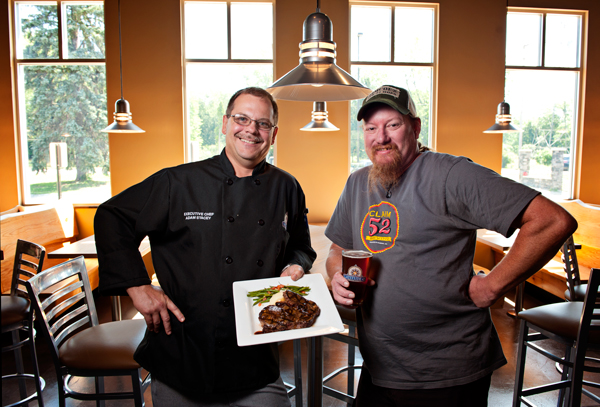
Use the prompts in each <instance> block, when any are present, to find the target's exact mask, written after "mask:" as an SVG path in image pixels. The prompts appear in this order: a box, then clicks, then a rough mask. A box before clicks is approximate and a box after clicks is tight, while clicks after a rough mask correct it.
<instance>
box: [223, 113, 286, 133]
mask: <svg viewBox="0 0 600 407" xmlns="http://www.w3.org/2000/svg"><path fill="white" fill-rule="evenodd" d="M226 116H227V117H231V118H232V119H233V121H234V122H236V123H237V124H239V125H240V126H244V127H245V126H250V123H252V122H255V123H256V125H257V126H258V129H259V130H264V131H270V130H271V129H272V128H273V127H275V125H273V124H271V123H270V122H268V121H267V120H264V119H258V120H254V119H251V118H249V117H248V116H246V115H243V114H239V113H238V114H234V115H231V114H228V115H226Z"/></svg>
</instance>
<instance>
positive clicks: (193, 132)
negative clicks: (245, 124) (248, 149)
mask: <svg viewBox="0 0 600 407" xmlns="http://www.w3.org/2000/svg"><path fill="white" fill-rule="evenodd" d="M206 15H210V16H211V18H210V19H206V18H203V17H202V16H206ZM198 21H202V24H198V23H197V22H198ZM257 21H260V24H257V23H256V22H257ZM228 22H229V23H228ZM184 24H185V36H184V41H185V78H186V92H185V98H186V123H187V135H188V160H189V161H198V160H203V159H206V158H209V157H212V156H214V155H217V154H220V152H221V150H222V149H223V148H224V147H225V136H224V135H223V134H222V132H221V127H222V124H223V115H224V114H225V110H226V109H227V103H228V102H229V98H230V97H231V95H233V94H234V93H235V92H236V91H238V90H239V89H242V88H246V87H248V86H257V87H260V88H263V89H264V88H267V87H268V86H269V85H270V84H271V83H273V4H272V3H264V2H243V3H242V2H225V1H222V2H205V1H186V2H185V5H184ZM267 161H269V162H270V163H272V164H273V163H274V151H273V147H271V149H270V150H269V154H268V156H267Z"/></svg>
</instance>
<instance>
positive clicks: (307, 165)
mask: <svg viewBox="0 0 600 407" xmlns="http://www.w3.org/2000/svg"><path fill="white" fill-rule="evenodd" d="M431 2H433V1H431ZM437 3H439V5H440V6H439V7H440V9H439V10H440V13H439V21H440V23H439V68H438V89H437V92H438V94H437V95H438V106H437V110H438V120H437V123H436V124H437V135H436V138H437V144H436V148H437V150H438V151H442V152H448V153H452V154H459V155H466V156H469V157H470V158H472V159H473V160H474V161H476V162H478V163H480V164H482V165H485V166H487V167H489V168H492V169H494V170H496V171H499V170H500V166H501V151H502V147H501V136H498V135H488V134H484V133H482V131H483V129H486V128H488V127H489V126H490V125H491V124H492V123H493V120H494V115H495V112H496V107H497V105H498V103H500V102H501V101H502V99H503V93H504V42H505V34H504V33H505V25H506V1H505V0H486V1H477V0H439V1H438V2H437ZM509 5H510V6H531V7H554V8H561V7H562V8H564V7H568V8H576V9H585V10H590V21H591V23H592V26H591V27H590V28H589V43H588V49H589V50H596V49H600V45H599V43H600V24H598V23H597V16H598V15H600V2H598V1H597V0H509ZM314 6H315V4H314V3H313V2H302V1H297V0H276V2H275V13H276V27H275V30H276V31H275V32H276V42H275V55H276V60H275V72H276V77H277V78H279V77H280V76H282V75H283V74H285V73H287V72H288V71H289V70H290V69H292V68H294V67H295V66H296V65H297V64H298V43H299V42H300V41H301V40H302V24H303V22H304V19H305V18H306V17H307V16H308V15H309V14H310V13H312V12H314V11H315V7H314ZM121 7H122V29H123V32H122V37H123V69H124V72H123V76H124V78H123V86H124V96H125V98H126V99H127V100H128V101H129V102H130V104H131V110H132V113H133V121H134V122H135V123H136V124H137V125H138V126H140V127H142V128H143V129H145V130H146V133H144V134H131V135H116V134H112V135H110V154H111V177H112V178H111V180H112V188H113V193H118V192H119V191H122V190H123V189H125V188H126V187H128V186H130V185H132V184H134V183H136V182H138V181H140V180H142V179H143V178H145V177H147V176H148V175H150V174H152V173H153V172H155V171H157V170H158V169H160V168H163V167H166V166H171V165H176V164H179V163H182V162H183V161H184V137H183V132H184V120H183V92H182V87H183V85H182V84H183V78H182V60H181V37H180V33H181V23H180V7H181V2H180V0H145V1H144V0H128V1H126V2H122V4H121ZM116 9H117V1H116V0H107V1H106V11H105V13H106V27H107V30H106V41H107V80H108V104H109V106H108V109H109V112H110V113H112V111H113V110H114V102H115V101H116V100H117V99H118V98H119V97H120V87H119V59H118V27H117V12H116ZM321 11H322V12H323V13H325V14H327V15H328V16H329V17H330V18H331V19H332V21H333V39H334V41H335V42H336V43H337V46H338V55H337V63H338V65H339V66H340V67H342V68H344V69H346V70H348V68H349V36H350V35H349V4H348V2H347V1H346V0H327V1H326V2H322V3H321ZM594 18H596V20H594ZM0 19H2V20H1V21H7V20H8V17H7V16H6V10H2V11H1V12H0ZM594 24H595V26H594ZM2 26H4V27H6V26H7V25H4V24H3V25H2ZM1 33H2V34H1V35H2V39H1V40H0V51H2V55H3V57H2V60H1V62H0V65H1V67H0V75H1V78H2V80H1V81H0V89H1V90H0V92H1V93H0V99H1V102H0V103H1V105H0V107H1V109H0V112H1V113H0V114H1V115H2V117H0V120H1V121H2V124H1V127H0V128H1V129H2V133H1V134H0V137H1V140H0V143H1V144H0V147H1V150H0V162H1V164H0V169H2V183H1V185H0V205H1V207H0V209H1V210H5V209H8V208H10V207H12V206H15V205H16V204H18V203H19V201H18V196H17V193H16V191H17V176H16V169H15V168H16V162H15V152H14V151H15V148H14V130H13V127H14V125H13V124H12V113H11V112H12V110H13V106H12V98H11V84H10V80H11V79H10V68H9V63H10V58H9V56H7V55H8V50H7V48H6V47H7V46H8V33H9V31H8V29H7V28H5V29H2V31H1ZM587 70H588V74H587V86H586V95H585V96H586V100H585V112H586V115H585V118H584V120H583V130H584V136H583V139H582V140H581V141H580V142H581V145H582V147H583V152H582V156H581V168H580V171H581V183H580V190H579V191H578V193H579V195H578V197H579V198H580V199H582V200H583V201H585V202H588V203H594V204H600V188H599V187H598V181H597V178H596V175H597V174H598V173H600V162H599V160H597V158H596V157H595V155H596V154H597V152H598V151H600V134H599V133H600V123H599V120H600V117H599V116H598V115H597V114H595V113H594V112H596V111H598V110H599V109H600V53H598V52H596V53H595V54H594V53H593V52H590V55H589V57H588V60H587ZM280 107H281V119H280V131H279V134H278V140H277V146H276V148H277V165H278V166H279V167H281V168H283V169H285V170H286V171H289V172H291V173H292V174H293V175H295V176H296V177H297V178H298V180H299V181H300V183H301V184H302V187H303V188H304V191H305V193H306V197H307V205H308V207H309V210H310V213H309V220H310V221H311V222H325V221H327V220H328V219H329V216H330V215H331V213H332V211H333V209H334V207H335V204H336V202H337V198H338V196H339V194H340V192H341V190H342V188H343V185H344V183H345V181H346V178H347V176H348V166H349V163H348V133H349V128H348V120H349V103H348V102H335V103H328V105H327V107H328V111H329V119H330V120H331V122H333V123H334V124H335V125H336V126H338V127H340V129H341V130H340V131H339V132H333V133H327V134H306V133H305V132H300V131H299V128H300V127H302V126H304V125H305V124H306V123H308V121H309V120H310V112H311V110H312V105H311V103H308V102H290V101H281V102H280ZM110 121H112V118H110Z"/></svg>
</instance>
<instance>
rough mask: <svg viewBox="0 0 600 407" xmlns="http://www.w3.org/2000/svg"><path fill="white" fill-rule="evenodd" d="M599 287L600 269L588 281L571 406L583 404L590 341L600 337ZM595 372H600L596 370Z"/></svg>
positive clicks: (593, 272)
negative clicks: (582, 395)
mask: <svg viewBox="0 0 600 407" xmlns="http://www.w3.org/2000/svg"><path fill="white" fill-rule="evenodd" d="M599 286H600V269H592V271H591V272H590V278H589V280H588V287H587V292H586V294H585V300H584V304H583V311H582V313H581V320H580V321H581V322H580V324H579V333H578V335H577V347H576V349H575V361H574V366H573V380H572V388H571V404H569V405H571V406H578V405H580V403H581V383H582V380H583V366H584V365H585V355H586V351H587V348H588V341H589V339H590V337H591V336H592V335H594V337H595V338H598V336H599V335H600V303H599V302H598V301H597V299H598V294H599V293H598V287H599ZM596 345H597V344H596ZM595 371H600V370H598V368H596V369H595Z"/></svg>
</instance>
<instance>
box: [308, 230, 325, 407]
mask: <svg viewBox="0 0 600 407" xmlns="http://www.w3.org/2000/svg"><path fill="white" fill-rule="evenodd" d="M309 228H310V241H311V246H312V248H313V250H314V251H315V252H317V258H316V260H315V262H314V263H313V266H312V268H311V270H310V272H311V273H312V274H317V273H318V274H321V275H322V276H323V278H324V279H325V282H326V283H327V288H329V289H330V290H331V279H330V278H329V276H328V275H327V270H326V268H325V262H326V261H327V256H328V255H329V248H330V247H331V240H329V239H328V238H327V236H325V225H309ZM307 346H308V348H307V351H308V363H307V369H308V383H307V393H308V394H307V397H306V398H307V405H309V406H312V407H321V406H322V405H323V337H322V336H314V337H312V338H308V340H307Z"/></svg>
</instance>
